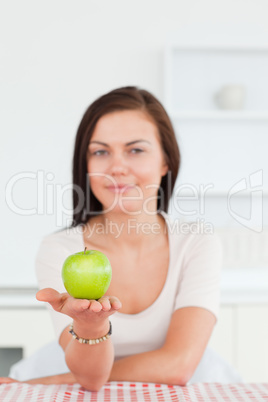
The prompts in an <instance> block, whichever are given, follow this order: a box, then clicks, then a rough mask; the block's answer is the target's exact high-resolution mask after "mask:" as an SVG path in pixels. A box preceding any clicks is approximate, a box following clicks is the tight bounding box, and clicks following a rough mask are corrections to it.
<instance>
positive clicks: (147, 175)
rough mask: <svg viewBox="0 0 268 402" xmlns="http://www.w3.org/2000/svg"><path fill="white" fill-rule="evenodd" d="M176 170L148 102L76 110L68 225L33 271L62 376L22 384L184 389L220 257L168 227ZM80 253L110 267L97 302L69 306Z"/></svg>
mask: <svg viewBox="0 0 268 402" xmlns="http://www.w3.org/2000/svg"><path fill="white" fill-rule="evenodd" d="M179 165H180V152H179V148H178V145H177V142H176V138H175V134H174V131H173V128H172V124H171V122H170V119H169V117H168V115H167V113H166V112H165V110H164V108H163V106H162V105H161V104H160V102H159V101H158V100H157V99H156V98H155V97H154V96H153V95H152V94H150V93H149V92H147V91H145V90H141V89H138V88H136V87H124V88H119V89H116V90H114V91H111V92H109V93H107V94H105V95H103V96H102V97H100V98H99V99H97V100H96V101H95V102H94V103H93V104H92V105H91V106H90V107H89V108H88V109H87V110H86V112H85V114H84V116H83V118H82V121H81V123H80V125H79V128H78V132H77V137H76V143H75V151H74V159H73V184H74V188H73V207H74V214H73V225H72V227H71V228H69V229H66V230H64V231H61V232H58V233H55V234H52V235H50V236H47V237H46V238H45V239H44V240H43V242H42V244H41V246H40V250H39V252H38V255H37V260H36V273H37V278H38V282H39V286H40V288H41V289H42V290H40V291H39V292H38V293H37V299H38V300H40V301H45V302H48V303H49V305H50V311H51V316H52V319H53V323H54V326H55V331H56V334H57V337H58V339H59V343H60V345H61V347H62V348H63V350H64V353H65V359H66V363H67V365H68V367H69V370H70V372H69V373H66V374H61V375H58V376H52V377H47V378H43V379H35V380H32V381H29V382H31V383H70V382H78V383H80V384H81V385H82V386H84V387H85V388H86V389H89V390H99V389H100V388H101V387H102V385H103V384H104V383H105V382H106V381H109V380H110V381H113V380H115V381H142V382H155V383H166V384H177V385H185V384H186V383H187V381H188V380H189V379H190V378H191V377H192V375H193V373H194V371H195V369H196V367H197V365H198V363H199V361H200V359H201V357H202V355H203V353H204V351H205V348H206V346H207V343H208V340H209V338H210V335H211V333H212V330H213V327H214V325H215V322H216V319H217V313H218V305H219V278H220V266H221V246H220V242H219V240H218V238H217V237H215V235H214V234H202V233H198V232H197V231H196V230H191V227H192V226H191V224H190V223H189V225H188V227H187V228H188V229H187V230H185V226H184V230H180V226H179V225H172V221H171V219H170V217H169V216H168V213H167V212H168V205H169V201H170V197H171V194H172V190H173V188H174V184H175V181H176V177H177V173H178V170H179ZM84 247H87V248H88V249H94V250H99V251H101V252H103V253H104V254H106V255H107V257H108V258H109V260H110V262H111V265H112V271H113V274H112V281H111V284H110V287H109V289H108V291H107V293H106V294H105V295H104V296H103V297H102V298H101V299H99V300H97V301H96V300H79V299H74V298H72V297H71V296H69V295H68V294H67V293H66V291H65V289H64V286H63V283H62V279H61V268H62V264H63V262H64V260H65V258H66V257H67V256H69V255H70V254H72V253H75V252H78V251H82V250H83V249H84ZM110 322H111V323H112V331H113V333H112V335H111V336H110V337H107V339H106V340H104V341H101V342H99V343H95V344H88V343H83V339H90V340H92V339H97V338H102V337H103V336H105V335H106V334H107V333H109V330H110ZM71 323H72V325H73V331H74V332H75V334H77V337H78V338H81V339H82V340H80V342H79V340H78V339H75V338H73V336H72V335H71V333H70V332H69V330H70V324H71ZM81 342H82V343H81Z"/></svg>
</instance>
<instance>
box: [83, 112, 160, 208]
mask: <svg viewBox="0 0 268 402" xmlns="http://www.w3.org/2000/svg"><path fill="white" fill-rule="evenodd" d="M87 169H88V174H89V180H90V187H91V191H92V192H93V193H94V195H95V197H96V198H97V199H98V200H99V201H100V203H101V204H102V206H103V210H104V212H108V211H109V212H110V211H111V212H119V211H121V212H122V213H127V214H134V215H137V214H140V213H144V212H145V213H146V212H147V213H150V212H151V213H153V212H154V211H156V209H157V191H158V188H159V185H160V182H161V179H162V176H164V175H165V174H166V173H167V171H168V166H167V164H166V162H165V159H164V155H163V151H162V148H161V145H160V139H159V134H158V129H157V127H156V125H155V124H154V122H153V121H152V120H151V119H150V117H148V116H147V115H146V114H145V113H144V112H142V111H139V110H126V111H116V112H113V113H109V114H107V115H104V116H103V117H101V118H100V119H99V121H98V122H97V124H96V127H95V130H94V132H93V135H92V138H91V140H90V143H89V147H88V164H87Z"/></svg>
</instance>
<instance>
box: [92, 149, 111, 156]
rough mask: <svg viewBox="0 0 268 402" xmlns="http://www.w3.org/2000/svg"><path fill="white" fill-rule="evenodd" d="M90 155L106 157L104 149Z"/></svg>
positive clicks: (106, 153)
mask: <svg viewBox="0 0 268 402" xmlns="http://www.w3.org/2000/svg"><path fill="white" fill-rule="evenodd" d="M92 155H96V156H103V155H108V152H107V151H106V150H105V149H97V151H94V152H92Z"/></svg>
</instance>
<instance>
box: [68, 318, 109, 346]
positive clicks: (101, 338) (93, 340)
mask: <svg viewBox="0 0 268 402" xmlns="http://www.w3.org/2000/svg"><path fill="white" fill-rule="evenodd" d="M109 325H110V327H109V331H108V332H107V334H106V335H104V336H102V337H100V338H96V339H84V338H80V337H79V336H78V335H77V334H76V333H75V332H74V330H73V323H72V324H71V325H70V331H69V333H70V334H71V335H72V336H73V338H74V339H76V340H78V342H80V343H86V344H87V345H95V344H96V343H100V342H103V341H106V340H107V339H108V338H110V336H111V335H112V323H111V321H109Z"/></svg>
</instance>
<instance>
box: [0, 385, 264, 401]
mask: <svg viewBox="0 0 268 402" xmlns="http://www.w3.org/2000/svg"><path fill="white" fill-rule="evenodd" d="M0 401H1V402H2V401H5V402H23V401H27V402H29V401H31V402H32V401H38V402H41V401H42V402H81V401H90V402H110V401H117V402H120V401H121V402H140V401H142V402H153V401H156V402H160V401H162V402H163V401H165V402H169V401H172V402H177V401H178V402H184V401H185V402H189V401H193V402H195V401H202V402H210V401H211V402H212V401H213V402H215V401H228V402H229V401H231V402H232V401H234V402H237V401H241V402H242V401H243V402H252V401H256V402H260V401H266V402H267V401H268V383H267V384H219V383H199V384H192V385H189V386H185V387H180V386H170V385H164V384H151V383H150V384H143V383H130V382H121V383H119V382H109V383H107V384H105V385H104V386H103V388H102V389H101V390H100V391H99V392H89V391H86V390H85V389H84V388H81V387H80V386H79V385H78V384H74V385H29V384H23V383H12V384H2V385H0Z"/></svg>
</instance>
